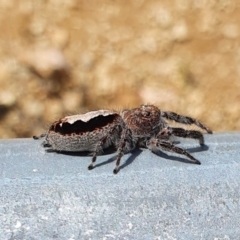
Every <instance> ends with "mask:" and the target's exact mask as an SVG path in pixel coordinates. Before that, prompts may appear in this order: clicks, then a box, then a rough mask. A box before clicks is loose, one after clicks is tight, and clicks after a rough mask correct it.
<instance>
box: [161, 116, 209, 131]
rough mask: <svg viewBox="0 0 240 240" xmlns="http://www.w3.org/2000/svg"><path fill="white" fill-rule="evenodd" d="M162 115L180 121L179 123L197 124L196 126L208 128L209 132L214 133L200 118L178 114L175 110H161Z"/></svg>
mask: <svg viewBox="0 0 240 240" xmlns="http://www.w3.org/2000/svg"><path fill="white" fill-rule="evenodd" d="M161 116H162V117H163V118H166V119H169V120H173V121H175V122H178V123H183V124H195V125H196V126H198V127H200V128H202V129H204V130H206V131H207V133H210V134H212V130H211V129H209V128H208V127H206V126H204V125H203V124H202V123H201V122H199V121H198V120H196V119H194V118H191V117H187V116H182V115H178V114H177V113H174V112H161Z"/></svg>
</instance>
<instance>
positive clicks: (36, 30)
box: [0, 0, 240, 138]
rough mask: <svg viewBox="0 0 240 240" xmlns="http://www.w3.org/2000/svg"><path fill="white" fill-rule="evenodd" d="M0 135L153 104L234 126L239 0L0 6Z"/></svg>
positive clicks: (29, 1)
mask: <svg viewBox="0 0 240 240" xmlns="http://www.w3.org/2000/svg"><path fill="white" fill-rule="evenodd" d="M0 31H1V37H0V138H16V137H31V136H32V135H34V134H40V133H42V132H43V131H45V130H46V129H47V127H48V126H49V124H50V123H51V122H53V121H55V120H56V119H58V118H60V117H63V116H64V115H68V114H76V113H83V112H86V111H88V110H93V109H99V108H111V109H117V110H120V109H122V108H126V107H136V106H138V105H139V104H142V103H154V104H156V105H157V106H159V107H160V108H161V109H163V110H171V111H176V112H178V113H180V114H184V115H190V116H192V117H195V118H198V119H200V120H201V121H202V122H204V123H205V124H206V125H207V126H209V127H210V128H212V129H213V130H214V131H232V130H240V1H239V0H175V1H174V0H170V1H169V0H161V1H160V0H131V1H126V0H122V1H120V0H115V1H112V0H87V1H83V0H1V1H0Z"/></svg>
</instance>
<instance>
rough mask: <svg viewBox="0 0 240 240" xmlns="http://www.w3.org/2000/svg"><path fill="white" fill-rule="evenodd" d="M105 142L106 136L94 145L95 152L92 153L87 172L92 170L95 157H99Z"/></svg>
mask: <svg viewBox="0 0 240 240" xmlns="http://www.w3.org/2000/svg"><path fill="white" fill-rule="evenodd" d="M106 141H107V136H105V137H104V138H102V139H101V141H99V142H98V143H97V145H96V148H95V151H94V152H93V157H92V162H91V163H90V165H89V166H88V170H92V169H93V165H94V163H95V162H96V160H97V156H98V155H99V153H100V152H101V151H102V147H103V145H104V144H105V142H106Z"/></svg>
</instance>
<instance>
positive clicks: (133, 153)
mask: <svg viewBox="0 0 240 240" xmlns="http://www.w3.org/2000/svg"><path fill="white" fill-rule="evenodd" d="M141 152H142V150H141V149H139V148H136V149H135V150H133V151H131V152H130V154H131V155H130V156H129V157H128V158H127V160H126V161H125V162H124V163H123V164H121V165H120V166H119V168H118V171H120V170H121V169H123V168H125V167H127V166H128V165H130V164H131V163H132V162H133V161H134V160H135V159H136V157H137V156H139V155H140V154H141ZM116 160H117V156H113V157H111V158H110V159H108V160H106V161H104V162H101V163H97V164H96V165H95V166H94V168H95V167H100V166H103V165H106V164H109V163H111V162H115V161H116Z"/></svg>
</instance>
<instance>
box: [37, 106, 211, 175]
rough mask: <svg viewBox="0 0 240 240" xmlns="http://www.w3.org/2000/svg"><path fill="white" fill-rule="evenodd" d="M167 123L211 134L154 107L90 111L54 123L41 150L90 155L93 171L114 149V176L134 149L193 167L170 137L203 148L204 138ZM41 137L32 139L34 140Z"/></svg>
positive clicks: (198, 132) (195, 122)
mask: <svg viewBox="0 0 240 240" xmlns="http://www.w3.org/2000/svg"><path fill="white" fill-rule="evenodd" d="M166 120H173V121H175V122H178V123H181V124H188V125H190V124H195V125H196V126H198V127H199V128H201V129H203V130H205V131H206V132H207V133H209V134H211V133H212V131H211V130H210V129H209V128H207V127H206V126H204V125H203V124H202V123H201V122H199V121H197V120H195V119H193V118H191V117H187V116H181V115H178V114H176V113H174V112H163V111H161V110H160V109H159V108H157V107H156V106H154V105H141V106H140V107H138V108H134V109H130V110H123V111H122V112H120V113H118V112H115V111H110V110H99V111H92V112H88V113H85V114H81V115H73V116H68V117H65V118H62V119H60V120H58V121H56V122H54V123H53V124H52V125H51V126H50V128H49V130H48V132H47V133H46V134H42V135H41V136H40V137H45V141H44V142H43V146H44V147H51V148H52V149H53V150H55V151H67V152H81V151H90V152H92V153H93V157H92V162H91V164H90V165H89V167H88V169H89V170H91V169H93V168H94V163H95V162H96V159H97V156H98V155H99V154H100V153H101V152H102V150H103V149H106V148H108V147H110V146H112V145H113V146H115V147H116V149H117V160H116V167H115V169H114V170H113V173H115V174H116V173H117V172H118V169H119V165H120V161H121V158H122V156H123V155H124V153H127V152H131V151H132V150H134V149H135V148H136V147H144V148H148V149H149V150H151V151H152V152H156V151H158V150H159V149H162V150H165V151H170V152H175V153H178V154H182V155H185V156H186V157H188V158H189V159H190V160H192V161H193V162H194V163H196V164H201V163H200V162H199V161H198V160H197V159H195V158H194V157H193V156H192V155H190V154H189V153H188V152H187V151H185V150H184V149H182V148H180V147H177V146H176V145H175V143H174V142H173V141H172V140H171V137H172V136H177V137H183V138H193V139H197V140H198V141H199V144H200V145H204V138H203V134H202V133H201V132H200V131H196V130H185V129H183V128H178V127H171V126H170V125H169V124H168V123H167V121H166ZM40 137H36V136H34V139H38V138H40Z"/></svg>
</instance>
